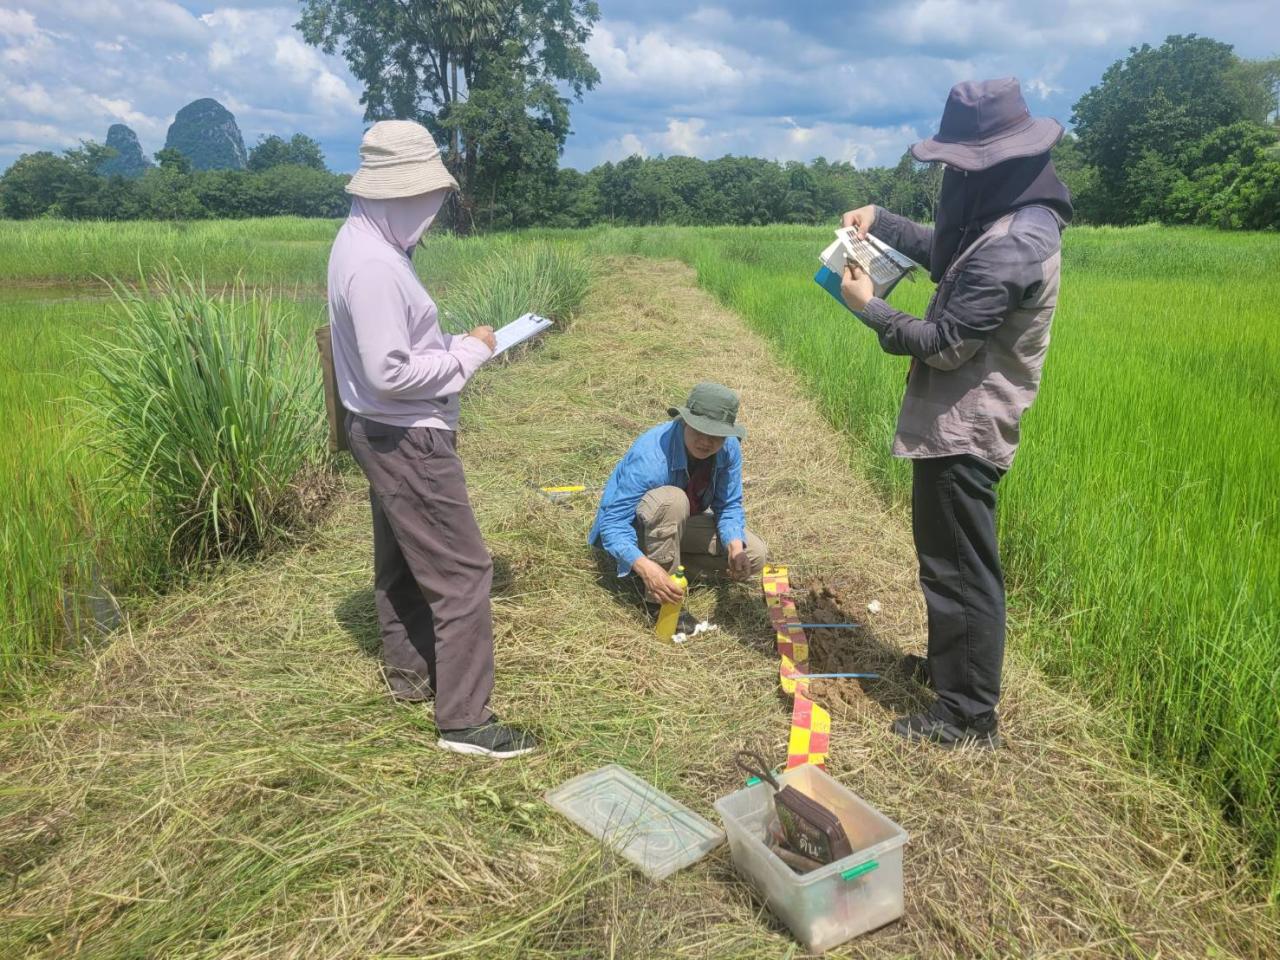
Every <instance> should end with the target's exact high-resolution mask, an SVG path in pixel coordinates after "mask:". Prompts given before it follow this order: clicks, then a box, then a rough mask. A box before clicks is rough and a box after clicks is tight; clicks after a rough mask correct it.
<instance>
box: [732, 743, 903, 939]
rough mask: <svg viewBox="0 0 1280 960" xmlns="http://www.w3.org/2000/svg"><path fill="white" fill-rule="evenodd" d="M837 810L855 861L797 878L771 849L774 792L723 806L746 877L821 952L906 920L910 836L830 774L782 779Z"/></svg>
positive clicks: (763, 789)
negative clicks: (905, 871)
mask: <svg viewBox="0 0 1280 960" xmlns="http://www.w3.org/2000/svg"><path fill="white" fill-rule="evenodd" d="M777 779H778V783H779V784H780V785H781V786H784V787H785V786H787V785H788V784H790V785H791V786H793V787H796V788H797V789H799V790H800V791H802V792H803V793H805V794H807V795H808V796H810V797H812V798H813V799H815V800H817V801H818V802H819V803H821V804H823V805H824V806H826V807H827V808H828V809H830V810H831V811H833V812H834V813H835V814H836V816H838V817H839V818H840V822H841V824H843V825H844V829H845V833H846V835H847V836H848V837H849V842H850V844H851V845H852V847H853V853H852V854H850V855H849V856H847V857H845V858H843V859H841V860H837V861H836V862H835V863H829V864H827V865H826V866H824V867H820V868H818V869H817V870H813V871H811V872H809V873H805V874H800V873H796V872H795V871H794V870H792V869H791V868H790V867H789V866H787V865H786V864H785V863H783V862H782V861H781V860H779V859H778V857H777V856H776V855H775V854H774V853H773V852H772V851H771V850H770V849H769V847H768V846H767V842H766V839H767V836H768V829H769V821H770V820H771V819H772V818H773V809H774V807H773V795H774V790H773V787H771V786H770V785H769V784H767V783H757V784H755V785H754V786H749V787H747V788H746V789H743V790H739V791H738V792H736V793H731V794H730V795H729V796H727V797H723V798H721V799H720V800H717V801H716V804H715V808H716V812H717V813H719V814H720V818H721V820H723V821H724V828H725V831H726V832H727V833H728V835H729V849H730V851H731V852H732V855H733V864H734V867H735V868H737V870H738V872H739V873H740V874H741V875H742V876H743V877H744V878H745V879H746V880H747V881H748V882H749V883H750V884H751V885H752V886H753V887H755V889H756V892H757V893H759V895H760V897H761V898H762V899H763V900H764V903H765V906H767V907H768V908H769V910H770V911H772V912H773V913H774V914H775V915H776V916H777V917H778V918H779V919H780V920H782V922H783V923H785V924H786V925H787V926H788V927H790V928H791V932H792V933H793V934H795V936H796V938H797V939H798V940H800V942H801V943H803V944H804V945H805V947H806V949H808V950H810V951H811V952H813V953H821V952H823V951H824V950H830V949H831V948H832V947H834V946H836V945H837V944H841V943H844V942H845V941H846V940H849V939H852V938H853V937H856V936H857V935H858V934H860V933H865V932H866V931H868V930H874V929H875V928H876V927H879V926H882V925H884V924H886V923H889V922H890V921H891V920H896V919H897V918H898V917H900V916H902V847H903V845H904V844H905V843H906V842H907V834H906V831H905V830H903V829H902V828H901V827H899V826H898V825H897V824H896V823H894V822H893V821H892V820H890V819H889V818H888V817H886V816H885V815H884V814H882V813H880V811H878V810H876V809H875V808H874V807H872V806H871V805H870V804H868V803H867V802H866V801H864V800H863V799H862V798H861V797H859V796H858V795H857V794H855V793H853V792H852V791H850V790H849V789H847V788H846V787H844V786H843V785H842V784H840V783H839V782H837V781H836V780H835V779H833V778H832V777H831V775H830V774H828V773H827V772H826V771H825V770H821V769H819V768H818V767H816V766H813V765H811V764H806V765H805V766H801V767H795V768H794V769H791V770H787V771H786V772H784V773H782V774H780V775H779V776H778V778H777Z"/></svg>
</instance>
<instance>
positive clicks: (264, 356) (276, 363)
mask: <svg viewBox="0 0 1280 960" xmlns="http://www.w3.org/2000/svg"><path fill="white" fill-rule="evenodd" d="M114 292H115V295H116V302H117V307H118V309H117V311H116V312H117V317H116V322H115V323H114V324H113V325H112V327H111V338H110V340H97V341H92V342H91V343H90V346H89V349H90V350H91V351H92V353H93V356H94V364H95V365H96V367H97V371H98V375H99V377H100V378H101V379H100V384H99V385H98V387H97V388H96V389H95V390H94V391H93V393H92V394H91V402H92V404H93V406H95V407H96V408H97V409H99V410H100V411H101V412H102V416H103V420H104V428H103V434H102V439H101V441H100V443H101V446H102V449H103V451H104V454H105V455H106V456H107V457H108V458H109V459H110V463H111V466H110V469H109V472H108V483H109V484H111V485H112V486H113V487H115V488H116V489H118V490H119V491H120V492H121V495H122V496H126V495H128V494H129V493H130V492H132V491H135V490H138V489H141V490H143V491H145V492H146V494H147V497H148V499H149V500H150V503H151V510H152V513H153V515H154V517H155V518H156V520H157V522H158V523H159V524H160V526H161V527H162V528H163V529H164V530H166V531H169V551H168V552H169V559H170V562H171V564H173V565H174V566H177V567H179V568H181V567H185V566H187V565H189V564H191V563H196V562H201V561H204V560H207V559H210V558H214V557H223V556H226V555H228V554H232V553H238V552H241V551H243V550H245V549H256V548H259V547H262V546H264V545H267V544H269V543H270V542H271V541H272V539H273V538H274V536H275V535H276V533H277V532H278V531H279V530H281V529H283V528H287V527H288V526H290V525H292V524H293V523H295V522H296V521H297V519H298V517H299V514H300V512H301V511H300V506H301V502H300V498H299V495H298V489H299V484H300V482H301V481H302V480H303V479H304V474H305V471H306V470H307V468H308V467H310V466H312V465H314V464H315V463H316V462H317V461H318V459H319V457H320V454H321V451H322V446H323V445H322V436H323V432H322V423H321V420H320V410H321V409H322V405H321V402H320V394H319V378H318V377H317V376H316V373H315V370H314V365H313V364H308V363H306V362H304V361H303V360H302V358H300V357H296V356H293V355H291V350H295V349H297V348H296V347H293V348H291V347H290V346H289V345H288V343H287V342H286V340H285V339H284V337H283V335H282V333H281V329H282V328H285V327H288V326H290V325H293V321H291V320H290V318H288V317H284V316H282V315H281V314H282V308H281V306H280V305H279V304H277V303H276V302H273V301H272V300H271V299H270V298H269V297H267V296H264V295H262V294H259V293H257V292H255V291H250V290H249V289H247V288H245V287H243V286H238V287H235V288H232V289H231V290H229V291H226V292H219V293H211V292H210V291H209V290H208V289H207V288H206V287H205V286H204V284H203V283H200V284H197V283H195V282H193V281H191V280H189V279H188V278H187V277H185V276H183V275H181V274H179V275H176V276H173V275H165V276H162V277H161V279H160V280H159V281H157V282H156V283H155V284H154V286H152V287H149V288H144V289H143V290H141V291H139V292H134V291H132V290H130V289H129V288H127V287H125V286H123V285H117V286H116V287H115V291H114Z"/></svg>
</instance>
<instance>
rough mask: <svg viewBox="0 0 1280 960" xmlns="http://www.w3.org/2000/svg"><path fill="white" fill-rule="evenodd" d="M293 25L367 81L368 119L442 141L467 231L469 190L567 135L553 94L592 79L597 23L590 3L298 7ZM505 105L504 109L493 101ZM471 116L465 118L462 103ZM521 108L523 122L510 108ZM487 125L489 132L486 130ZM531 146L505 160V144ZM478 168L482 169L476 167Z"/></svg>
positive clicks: (370, 0)
mask: <svg viewBox="0 0 1280 960" xmlns="http://www.w3.org/2000/svg"><path fill="white" fill-rule="evenodd" d="M302 5H303V10H302V18H301V19H300V20H299V21H298V24H297V27H298V29H299V30H300V31H301V32H302V35H303V37H304V38H305V39H306V41H307V42H308V43H310V44H312V45H314V46H318V47H320V48H322V49H323V50H324V51H325V52H326V53H334V52H336V51H337V50H338V49H339V48H341V51H342V54H343V56H344V57H345V58H346V60H347V63H348V65H349V66H350V68H351V72H352V73H353V74H354V75H355V76H356V78H357V79H359V80H360V82H361V83H363V84H364V88H365V90H364V96H363V98H362V101H363V103H364V105H365V118H366V119H367V120H381V119H389V118H400V119H412V120H418V121H420V122H422V123H424V124H425V125H426V126H427V127H428V128H429V129H430V130H431V132H432V134H433V135H434V136H435V137H436V138H437V140H443V141H445V149H446V162H447V163H448V164H449V166H450V168H451V169H452V171H453V173H454V176H455V177H457V180H458V183H459V185H460V186H461V213H460V216H459V218H458V221H457V222H458V224H459V225H460V226H462V227H463V228H468V227H470V225H471V223H472V220H473V216H474V215H473V213H472V210H473V208H474V206H475V204H476V202H477V198H478V191H480V190H482V188H483V187H484V186H485V185H486V184H492V183H493V182H495V178H497V177H499V176H500V175H501V174H502V172H503V171H504V169H506V168H507V167H508V166H509V165H510V164H511V163H517V164H518V166H519V168H520V169H521V170H527V169H529V168H531V166H532V165H533V164H534V163H535V161H536V162H538V163H540V164H541V170H542V173H543V175H544V176H545V177H548V178H549V177H551V176H553V175H554V171H555V163H554V157H553V158H551V160H550V161H548V160H546V159H545V143H544V140H543V138H542V137H541V136H539V135H538V134H539V132H540V131H546V132H550V133H552V134H553V135H554V136H555V138H556V143H557V153H558V151H559V147H560V146H561V145H563V143H564V138H565V136H566V135H567V132H568V110H567V107H566V106H565V103H564V101H563V99H562V98H560V97H559V96H558V94H557V93H556V92H555V91H556V89H557V88H558V87H560V88H563V89H566V90H567V91H568V92H570V93H571V94H572V95H573V96H574V97H580V96H581V95H582V92H583V91H584V90H590V89H591V88H592V87H594V86H595V84H596V83H598V82H599V80H600V75H599V73H598V72H597V71H596V69H595V67H593V66H592V65H591V62H590V60H589V59H588V57H587V53H586V47H585V45H586V42H587V40H588V38H589V37H590V36H591V28H592V26H593V25H594V24H595V22H596V21H597V20H598V19H599V18H600V9H599V7H598V6H597V4H596V3H595V0H522V2H520V3H513V4H505V3H499V2H497V0H408V2H405V0H303V4H302ZM504 94H505V96H507V97H510V98H512V100H513V102H512V103H508V102H507V101H505V100H503V99H502V96H503V95H504ZM472 100H474V101H476V103H475V106H474V107H473V108H472V109H469V110H468V109H464V108H465V106H466V105H467V104H468V102H469V101H472ZM526 107H527V108H530V109H531V110H532V111H533V113H532V115H531V117H530V118H527V119H522V118H521V117H520V116H519V110H520V109H522V108H526ZM490 127H492V128H493V129H490ZM513 141H514V142H515V143H516V144H517V145H519V146H526V145H531V143H532V145H535V146H536V149H535V150H533V151H531V152H530V153H528V154H523V153H517V154H516V155H515V156H514V157H510V156H503V151H504V148H505V147H506V146H508V145H509V144H511V143H512V142H513ZM482 167H484V168H485V169H482Z"/></svg>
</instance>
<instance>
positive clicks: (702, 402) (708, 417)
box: [667, 383, 747, 440]
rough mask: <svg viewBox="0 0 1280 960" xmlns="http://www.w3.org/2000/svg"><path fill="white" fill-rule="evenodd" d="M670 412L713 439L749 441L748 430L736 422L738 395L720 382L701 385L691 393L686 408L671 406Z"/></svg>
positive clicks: (668, 409)
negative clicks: (723, 438)
mask: <svg viewBox="0 0 1280 960" xmlns="http://www.w3.org/2000/svg"><path fill="white" fill-rule="evenodd" d="M667 413H668V414H670V415H671V416H673V417H679V418H680V419H681V420H683V421H684V422H685V423H687V424H688V425H689V426H691V427H693V429H695V430H697V431H698V432H699V433H705V434H706V435H707V436H709V437H737V438H738V439H739V440H745V439H746V438H747V428H746V427H739V426H737V425H736V424H735V423H734V421H735V420H737V419H738V395H737V394H736V393H734V392H733V391H732V390H730V389H729V388H728V387H725V386H721V385H720V384H718V383H700V384H698V385H697V386H696V387H694V388H693V390H691V391H690V392H689V400H688V401H687V402H686V403H685V405H684V406H683V407H668V408H667Z"/></svg>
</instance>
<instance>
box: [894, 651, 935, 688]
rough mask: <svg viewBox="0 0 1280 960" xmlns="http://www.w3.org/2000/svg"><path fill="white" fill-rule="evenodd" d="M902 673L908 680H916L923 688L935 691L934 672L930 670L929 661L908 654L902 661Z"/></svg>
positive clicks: (925, 658)
mask: <svg viewBox="0 0 1280 960" xmlns="http://www.w3.org/2000/svg"><path fill="white" fill-rule="evenodd" d="M900 666H901V668H902V672H903V673H904V674H905V675H906V677H907V679H908V680H914V681H915V682H916V683H918V684H920V685H921V686H922V687H928V688H929V689H930V690H932V689H933V671H932V670H930V669H929V659H928V658H927V657H918V656H916V655H915V654H914V653H908V654H907V655H906V656H905V657H903V658H902V660H901V661H900Z"/></svg>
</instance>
